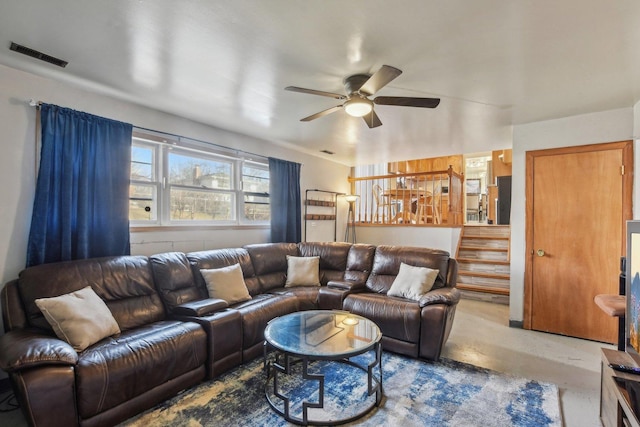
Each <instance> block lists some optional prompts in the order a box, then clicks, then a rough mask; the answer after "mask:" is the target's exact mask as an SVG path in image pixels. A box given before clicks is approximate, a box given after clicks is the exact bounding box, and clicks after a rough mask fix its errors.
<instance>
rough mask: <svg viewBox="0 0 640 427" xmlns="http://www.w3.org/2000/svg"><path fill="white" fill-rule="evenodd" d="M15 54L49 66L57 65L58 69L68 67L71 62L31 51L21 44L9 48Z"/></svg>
mask: <svg viewBox="0 0 640 427" xmlns="http://www.w3.org/2000/svg"><path fill="white" fill-rule="evenodd" d="M9 49H11V50H12V51H14V52H18V53H21V54H23V55H27V56H30V57H32V58H36V59H39V60H41V61H44V62H48V63H49V64H53V65H57V66H58V67H62V68H64V67H66V66H67V64H68V63H69V62H67V61H65V60H63V59H60V58H56V57H55V56H51V55H47V54H46V53H42V52H38V51H37V50H35V49H31V48H30V47H26V46H22V45H20V44H17V43H14V42H11V47H10V48H9Z"/></svg>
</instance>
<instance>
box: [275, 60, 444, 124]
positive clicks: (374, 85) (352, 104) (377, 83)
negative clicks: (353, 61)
mask: <svg viewBox="0 0 640 427" xmlns="http://www.w3.org/2000/svg"><path fill="white" fill-rule="evenodd" d="M400 74H402V71H401V70H399V69H397V68H395V67H392V66H390V65H383V66H382V67H381V68H380V69H379V70H378V71H376V72H375V73H374V74H373V75H370V74H355V75H353V76H349V77H347V78H345V79H344V88H345V92H346V93H347V95H341V94H339V93H333V92H324V91H321V90H315V89H305V88H302V87H296V86H287V87H286V88H284V89H285V90H290V91H292V92H301V93H309V94H311V95H320V96H327V97H329V98H334V99H339V100H344V103H342V104H341V105H336V106H335V107H331V108H328V109H326V110H324V111H320V112H319V113H316V114H312V115H310V116H308V117H305V118H303V119H300V121H301V122H310V121H311V120H315V119H317V118H319V117H322V116H326V115H328V114H331V113H335V112H336V111H338V110H340V109H342V108H344V110H345V111H346V112H347V114H349V115H350V116H354V117H362V118H363V119H364V121H365V122H366V123H367V126H369V128H375V127H378V126H381V125H382V122H381V121H380V118H378V115H377V114H376V112H375V111H374V110H373V105H374V104H377V105H397V106H402V107H422V108H436V107H437V106H438V104H440V98H411V97H405V96H377V97H375V98H373V100H371V99H369V97H370V96H372V95H374V94H375V93H376V92H378V91H379V90H380V89H382V88H383V87H385V86H386V85H388V84H389V83H390V82H391V81H392V80H393V79H395V78H396V77H398V76H399V75H400Z"/></svg>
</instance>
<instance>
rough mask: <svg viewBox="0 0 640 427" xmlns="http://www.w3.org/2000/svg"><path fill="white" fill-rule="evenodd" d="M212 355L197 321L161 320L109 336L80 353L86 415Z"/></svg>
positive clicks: (80, 394) (80, 400)
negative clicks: (208, 354) (208, 353)
mask: <svg viewBox="0 0 640 427" xmlns="http://www.w3.org/2000/svg"><path fill="white" fill-rule="evenodd" d="M206 360H207V336H206V333H205V331H204V329H202V328H201V327H200V325H198V324H196V323H190V322H178V321H160V322H156V323H152V324H149V325H145V326H141V327H139V328H136V329H131V330H128V331H125V332H123V333H122V334H121V335H119V336H115V337H111V338H107V339H104V340H102V341H100V342H98V343H96V344H95V345H93V346H91V347H89V348H88V349H86V350H85V351H84V352H82V353H80V354H79V358H78V365H77V368H76V387H77V404H78V413H79V415H80V418H82V419H87V418H90V417H92V416H94V415H96V414H98V413H100V412H103V411H105V410H107V409H110V408H113V407H115V406H117V405H119V404H121V403H123V402H126V401H128V400H130V399H133V398H134V397H136V396H139V395H141V394H143V393H145V392H147V391H149V390H151V389H153V388H154V387H157V386H159V385H161V384H164V383H166V382H167V381H169V380H171V379H174V378H176V377H178V376H180V375H182V374H185V373H187V372H189V371H192V370H194V369H196V368H198V367H199V366H202V365H204V364H205V362H206Z"/></svg>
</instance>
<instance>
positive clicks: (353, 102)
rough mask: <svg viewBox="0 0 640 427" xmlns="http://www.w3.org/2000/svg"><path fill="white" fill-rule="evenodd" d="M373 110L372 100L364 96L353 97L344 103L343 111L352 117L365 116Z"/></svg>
mask: <svg viewBox="0 0 640 427" xmlns="http://www.w3.org/2000/svg"><path fill="white" fill-rule="evenodd" d="M371 110H373V102H371V101H369V100H368V99H367V98H365V97H362V96H361V97H357V96H356V97H353V98H351V99H349V100H348V101H346V102H345V103H344V111H346V112H347V114H348V115H350V116H353V117H362V116H366V115H367V114H369V113H370V112H371Z"/></svg>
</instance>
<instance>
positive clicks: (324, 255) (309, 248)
mask: <svg viewBox="0 0 640 427" xmlns="http://www.w3.org/2000/svg"><path fill="white" fill-rule="evenodd" d="M350 248H351V243H343V242H304V243H298V249H299V250H300V256H303V257H312V256H317V257H320V284H321V285H326V284H327V282H329V281H330V280H343V278H344V272H345V270H346V269H347V256H348V255H349V249H350Z"/></svg>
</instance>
